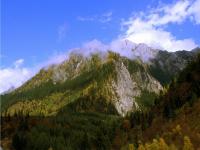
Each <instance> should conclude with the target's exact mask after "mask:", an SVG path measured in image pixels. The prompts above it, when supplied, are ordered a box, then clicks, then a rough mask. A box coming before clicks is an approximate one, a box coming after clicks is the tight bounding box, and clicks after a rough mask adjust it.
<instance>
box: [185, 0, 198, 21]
mask: <svg viewBox="0 0 200 150" xmlns="http://www.w3.org/2000/svg"><path fill="white" fill-rule="evenodd" d="M188 12H189V13H190V14H193V15H192V18H194V20H195V22H196V23H197V24H200V0H196V1H195V2H194V3H193V4H192V5H191V6H190V8H189V9H188Z"/></svg>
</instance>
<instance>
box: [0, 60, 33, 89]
mask: <svg viewBox="0 0 200 150" xmlns="http://www.w3.org/2000/svg"><path fill="white" fill-rule="evenodd" d="M23 62H24V59H18V60H16V61H15V62H14V63H13V65H12V66H11V67H7V68H1V69H0V93H2V92H5V91H7V90H9V89H10V88H17V87H19V86H20V85H22V84H23V83H24V82H25V81H27V80H28V79H30V78H31V77H32V76H33V75H34V72H35V71H34V69H33V68H32V69H30V68H27V67H24V66H23Z"/></svg>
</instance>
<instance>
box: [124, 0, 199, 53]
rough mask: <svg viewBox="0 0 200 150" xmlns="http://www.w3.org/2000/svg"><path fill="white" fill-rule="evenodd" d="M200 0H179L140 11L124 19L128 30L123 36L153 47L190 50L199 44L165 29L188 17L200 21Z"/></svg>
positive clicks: (196, 21)
mask: <svg viewBox="0 0 200 150" xmlns="http://www.w3.org/2000/svg"><path fill="white" fill-rule="evenodd" d="M199 3H200V0H196V1H194V2H193V1H189V0H184V1H178V2H176V3H173V4H168V5H163V4H162V5H161V6H159V7H157V8H151V9H150V10H149V11H148V12H145V13H144V12H140V13H138V14H135V15H134V16H132V17H130V18H129V20H126V21H123V22H122V26H124V27H126V28H127V29H126V32H125V34H124V35H122V37H123V38H124V39H128V40H131V41H133V42H136V43H146V44H148V45H150V46H152V47H156V48H161V49H167V50H171V51H175V50H181V49H186V50H190V49H192V48H194V47H196V46H197V44H196V43H195V42H194V40H193V39H191V38H186V39H177V38H176V36H175V35H173V34H172V33H171V32H169V31H167V30H166V29H165V26H166V25H169V24H172V23H173V24H181V23H183V22H184V21H185V20H186V19H187V18H193V20H194V21H195V23H196V24H199V23H200V20H199V19H200V11H199V10H198V11H197V7H199Z"/></svg>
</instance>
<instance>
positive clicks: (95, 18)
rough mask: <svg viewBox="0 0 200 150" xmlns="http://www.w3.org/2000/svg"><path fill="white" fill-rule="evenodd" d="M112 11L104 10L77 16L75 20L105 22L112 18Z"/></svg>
mask: <svg viewBox="0 0 200 150" xmlns="http://www.w3.org/2000/svg"><path fill="white" fill-rule="evenodd" d="M112 15H113V12H112V11H108V12H105V13H103V14H101V15H93V16H78V17H77V20H79V21H97V22H100V23H107V22H110V21H111V20H112Z"/></svg>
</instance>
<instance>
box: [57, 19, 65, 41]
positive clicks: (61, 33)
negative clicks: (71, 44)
mask: <svg viewBox="0 0 200 150" xmlns="http://www.w3.org/2000/svg"><path fill="white" fill-rule="evenodd" d="M66 34H67V23H64V24H62V25H60V26H59V27H58V41H62V40H63V39H64V38H65V37H66Z"/></svg>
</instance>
